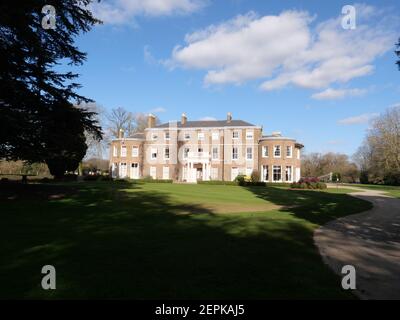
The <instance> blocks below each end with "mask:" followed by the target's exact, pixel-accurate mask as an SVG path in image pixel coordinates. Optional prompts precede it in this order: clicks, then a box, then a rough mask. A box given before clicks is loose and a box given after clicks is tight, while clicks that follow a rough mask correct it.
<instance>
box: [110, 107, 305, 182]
mask: <svg viewBox="0 0 400 320" xmlns="http://www.w3.org/2000/svg"><path fill="white" fill-rule="evenodd" d="M302 148H303V145H302V144H300V143H298V142H296V140H294V139H291V138H286V137H283V136H282V135H281V134H280V133H279V132H274V133H272V134H271V135H263V133H262V127H260V126H256V125H253V124H250V123H248V122H245V121H242V120H233V119H232V115H231V114H230V113H228V115H227V119H226V120H221V121H188V120H187V117H186V115H185V114H182V118H181V121H178V122H169V123H164V124H161V125H156V121H155V116H154V115H151V114H150V115H149V116H148V125H147V128H146V129H145V130H144V132H143V133H136V134H134V135H133V136H132V137H128V138H124V137H122V134H121V135H120V137H119V138H118V139H114V140H113V141H112V142H111V148H110V150H111V151H110V152H111V157H110V168H111V173H112V176H113V177H119V178H131V179H140V178H143V177H147V176H151V177H153V178H154V179H173V180H176V181H182V182H196V181H198V180H233V179H235V177H236V176H237V175H239V174H245V175H251V173H252V172H253V171H254V170H258V171H259V172H260V175H261V180H262V181H267V182H293V181H297V180H299V179H300V175H301V173H300V158H301V149H302Z"/></svg>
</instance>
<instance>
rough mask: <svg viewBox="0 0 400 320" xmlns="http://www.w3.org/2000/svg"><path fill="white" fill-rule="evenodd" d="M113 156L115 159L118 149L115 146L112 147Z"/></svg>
mask: <svg viewBox="0 0 400 320" xmlns="http://www.w3.org/2000/svg"><path fill="white" fill-rule="evenodd" d="M113 156H114V157H117V156H118V149H117V146H114V147H113Z"/></svg>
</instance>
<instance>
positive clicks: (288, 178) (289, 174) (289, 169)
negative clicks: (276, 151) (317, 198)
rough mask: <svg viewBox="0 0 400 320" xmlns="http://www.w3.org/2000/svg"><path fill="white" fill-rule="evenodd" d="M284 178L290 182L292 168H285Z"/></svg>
mask: <svg viewBox="0 0 400 320" xmlns="http://www.w3.org/2000/svg"><path fill="white" fill-rule="evenodd" d="M285 173H286V176H285V179H286V181H288V182H292V179H293V173H292V167H291V166H286V172H285Z"/></svg>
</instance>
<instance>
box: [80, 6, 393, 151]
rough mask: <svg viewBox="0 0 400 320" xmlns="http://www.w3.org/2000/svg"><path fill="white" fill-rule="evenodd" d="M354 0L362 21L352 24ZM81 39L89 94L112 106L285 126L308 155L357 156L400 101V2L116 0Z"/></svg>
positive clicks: (99, 10)
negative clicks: (372, 122) (348, 9)
mask: <svg viewBox="0 0 400 320" xmlns="http://www.w3.org/2000/svg"><path fill="white" fill-rule="evenodd" d="M344 5H354V6H355V8H356V29H354V30H345V29H343V28H342V27H341V19H342V17H343V15H342V13H341V11H342V7H343V6H344ZM93 10H95V12H96V15H97V16H99V17H100V18H102V19H103V21H104V22H105V23H104V25H102V26H97V27H95V28H94V29H93V30H92V31H91V32H89V33H87V34H85V35H82V36H80V37H79V38H78V39H77V42H78V46H79V47H80V49H81V50H83V51H85V52H87V53H88V59H87V61H86V63H85V64H84V65H83V66H81V67H79V68H77V70H76V71H77V72H78V73H80V75H81V76H80V78H79V79H80V80H79V82H80V83H81V84H82V85H83V87H82V89H81V90H80V93H82V94H84V95H85V96H87V97H90V98H92V99H94V100H95V101H96V102H97V103H98V104H100V105H102V106H103V107H105V108H106V109H111V108H114V107H119V106H121V107H124V108H126V109H128V110H130V111H132V112H150V111H153V112H157V114H158V116H159V117H160V118H161V119H162V120H163V121H169V120H177V119H179V118H180V115H181V113H182V112H185V113H186V114H187V115H188V118H189V120H198V119H202V118H205V117H207V118H208V117H211V118H216V119H225V117H226V113H227V112H232V114H233V117H234V118H236V119H243V120H247V121H249V122H251V123H254V124H257V125H262V126H263V128H264V133H270V132H272V131H281V132H282V133H283V134H284V135H285V136H290V137H294V138H296V139H297V140H299V141H301V142H302V143H303V144H304V145H305V146H306V151H307V152H328V151H333V152H342V153H346V154H349V155H351V154H353V153H354V152H355V151H356V149H357V147H358V146H359V145H360V144H361V142H362V139H363V137H364V134H365V131H366V129H367V128H368V120H369V119H371V118H373V117H374V116H376V115H377V114H379V113H381V112H382V111H384V110H385V109H386V108H388V107H389V106H392V105H397V104H399V103H400V81H399V80H400V72H399V71H398V70H397V67H396V65H395V61H396V57H395V55H394V53H393V51H394V49H395V46H394V44H395V42H396V41H397V39H398V38H399V37H400V28H399V21H398V17H400V4H399V3H398V1H364V2H363V3H359V4H354V3H348V2H344V1H329V2H328V1H320V0H319V1H314V0H307V1H291V0H285V1H277V0H268V1H247V0H218V1H217V0H164V1H159V0H147V1H145V0H141V1H139V0H113V1H104V0H103V2H102V4H101V5H99V6H96V7H95V8H94V9H93Z"/></svg>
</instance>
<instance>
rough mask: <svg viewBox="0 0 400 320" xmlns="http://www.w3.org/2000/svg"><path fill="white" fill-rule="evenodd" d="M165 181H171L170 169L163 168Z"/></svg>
mask: <svg viewBox="0 0 400 320" xmlns="http://www.w3.org/2000/svg"><path fill="white" fill-rule="evenodd" d="M163 179H164V180H166V179H169V167H163Z"/></svg>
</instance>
